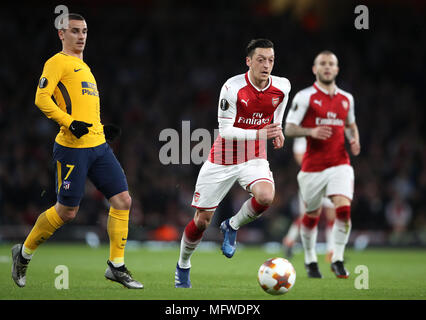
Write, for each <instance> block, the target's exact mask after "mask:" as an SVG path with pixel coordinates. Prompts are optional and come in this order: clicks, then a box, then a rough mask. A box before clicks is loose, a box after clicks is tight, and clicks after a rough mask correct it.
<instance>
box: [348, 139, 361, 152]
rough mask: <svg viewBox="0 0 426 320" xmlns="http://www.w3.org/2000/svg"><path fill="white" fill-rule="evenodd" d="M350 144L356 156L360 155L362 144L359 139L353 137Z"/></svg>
mask: <svg viewBox="0 0 426 320" xmlns="http://www.w3.org/2000/svg"><path fill="white" fill-rule="evenodd" d="M349 144H350V146H351V152H352V154H353V155H354V156H357V155H359V153H360V152H361V145H360V143H359V141H357V140H356V139H353V138H352V139H351V140H350V141H349Z"/></svg>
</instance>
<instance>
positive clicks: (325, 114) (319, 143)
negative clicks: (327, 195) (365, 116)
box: [286, 83, 355, 172]
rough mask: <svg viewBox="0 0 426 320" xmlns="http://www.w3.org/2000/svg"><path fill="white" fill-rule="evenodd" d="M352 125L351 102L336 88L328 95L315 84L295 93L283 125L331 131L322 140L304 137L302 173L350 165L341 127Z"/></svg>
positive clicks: (349, 97) (345, 93) (347, 96)
mask: <svg viewBox="0 0 426 320" xmlns="http://www.w3.org/2000/svg"><path fill="white" fill-rule="evenodd" d="M354 122H355V112H354V98H353V97H352V95H351V94H350V93H348V92H346V91H343V90H341V89H339V88H337V87H336V92H335V93H334V95H330V94H329V93H328V92H327V91H326V90H324V89H322V88H321V87H320V86H319V85H318V84H317V83H314V85H313V86H310V87H308V88H306V89H303V90H301V91H299V92H298V93H297V94H296V95H295V96H294V99H293V102H292V104H291V109H290V111H289V113H288V115H287V119H286V123H294V124H296V125H298V126H301V127H304V128H315V127H318V126H328V127H331V128H332V130H333V133H332V136H331V137H330V138H328V139H326V140H319V139H314V138H312V137H306V139H307V148H306V152H305V154H304V156H303V160H302V171H305V172H317V171H323V170H324V169H327V168H329V167H333V166H338V165H341V164H350V159H349V155H348V153H347V152H346V149H345V124H352V123H354Z"/></svg>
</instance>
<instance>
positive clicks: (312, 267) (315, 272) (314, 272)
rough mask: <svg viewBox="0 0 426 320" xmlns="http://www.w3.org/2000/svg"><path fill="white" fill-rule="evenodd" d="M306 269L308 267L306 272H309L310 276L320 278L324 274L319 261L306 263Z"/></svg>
mask: <svg viewBox="0 0 426 320" xmlns="http://www.w3.org/2000/svg"><path fill="white" fill-rule="evenodd" d="M305 269H306V272H307V273H308V278H318V279H321V278H322V274H321V272H320V271H319V268H318V263H317V262H311V263H309V264H306V263H305Z"/></svg>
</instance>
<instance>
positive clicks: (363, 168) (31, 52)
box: [0, 0, 426, 246]
mask: <svg viewBox="0 0 426 320" xmlns="http://www.w3.org/2000/svg"><path fill="white" fill-rule="evenodd" d="M59 4H64V5H67V6H68V8H69V10H70V12H77V13H80V14H82V15H83V16H84V17H85V18H86V20H87V23H88V28H89V33H88V40H87V46H86V50H85V53H84V60H85V62H86V63H87V64H88V65H89V66H90V67H91V70H92V72H93V74H94V76H95V78H96V80H97V85H98V88H99V91H100V98H101V107H102V109H101V115H102V120H103V123H115V124H117V125H119V126H120V127H121V128H122V136H121V137H120V138H119V139H118V140H117V141H115V142H114V143H112V144H111V146H112V147H113V149H114V151H115V154H116V155H117V158H118V159H119V160H120V162H121V164H122V166H123V168H124V170H125V172H126V175H127V179H128V183H129V188H130V193H131V195H132V198H133V205H132V210H131V219H130V234H129V239H134V240H142V241H145V240H167V241H173V240H179V239H180V235H181V232H182V230H183V228H184V226H185V225H186V224H187V223H188V221H189V220H190V219H191V218H192V216H193V214H194V209H193V208H191V206H190V204H191V200H192V195H193V192H194V186H195V182H196V178H197V174H198V171H199V169H200V167H201V165H194V164H179V165H172V164H171V165H163V164H161V162H160V161H159V150H160V148H161V147H162V146H163V145H164V144H165V142H162V141H160V140H159V135H160V132H161V131H162V130H163V129H165V128H173V129H175V130H177V132H179V134H180V133H181V128H182V121H190V125H191V131H193V130H195V129H197V128H205V129H208V130H209V131H210V132H211V133H212V135H213V130H214V129H216V128H217V103H218V97H219V92H220V88H221V86H222V84H223V83H224V82H225V81H226V80H227V79H228V78H229V77H231V76H234V75H236V74H240V73H244V72H246V70H247V67H246V65H245V47H246V45H247V43H248V42H249V40H251V39H253V38H269V39H271V40H272V41H273V42H274V44H275V53H276V60H275V67H274V71H273V74H275V75H278V76H284V77H286V78H288V79H289V80H290V81H291V84H292V91H291V95H290V101H291V99H292V98H293V97H294V95H295V93H296V92H297V91H299V90H301V89H303V88H305V87H308V86H310V85H312V83H313V82H314V76H313V75H312V72H311V66H312V62H313V59H314V57H315V55H316V54H317V53H318V52H319V51H321V50H323V49H329V50H332V51H333V52H335V53H336V55H337V57H338V58H339V64H340V75H339V76H338V78H337V85H338V86H339V87H341V88H342V89H344V90H346V91H349V92H351V93H352V94H353V96H354V98H355V113H356V118H357V123H358V127H359V129H360V135H361V146H362V152H361V155H360V156H358V157H356V158H354V157H351V161H352V164H353V166H354V169H355V177H356V178H355V196H354V201H353V206H352V221H353V232H352V238H351V239H352V240H351V241H354V239H355V238H356V237H357V236H359V235H367V236H368V238H369V241H370V242H371V243H373V244H377V245H388V244H392V245H422V246H425V245H426V199H425V198H426V197H425V196H426V148H425V134H424V132H425V130H424V128H425V125H426V124H425V111H424V101H425V100H424V91H423V90H424V88H425V84H426V83H425V74H424V72H425V70H426V68H425V57H426V52H425V51H426V50H425V49H426V39H425V30H424V29H425V23H424V21H425V18H426V5H425V3H424V2H422V1H415V0H406V1H363V3H362V4H364V5H366V6H367V7H368V9H369V29H368V30H357V29H356V28H355V27H354V20H355V18H356V17H357V14H356V13H354V9H355V7H356V6H357V5H358V4H359V3H357V2H353V1H338V0H324V1H314V0H300V1H295V0H294V1H293V0H270V1H254V0H249V1H239V0H232V1H185V0H180V1H171V0H170V1H165V0H161V1H154V0H151V1H120V2H118V1H115V2H114V1H90V2H84V1H68V2H67V1H63V2H57V3H54V2H52V3H50V4H47V3H45V4H43V5H40V4H38V3H37V4H36V3H31V2H28V3H26V4H25V2H24V4H22V3H21V2H20V3H19V4H14V3H4V2H3V3H2V4H1V5H0V6H1V9H0V29H1V30H2V32H1V36H0V37H1V39H2V41H1V43H2V50H1V51H0V56H1V61H2V62H1V68H0V82H1V86H0V136H1V139H0V241H1V240H4V241H9V240H23V239H24V237H25V235H26V233H27V232H29V230H30V228H31V227H32V225H33V223H34V222H35V220H36V219H37V216H38V215H39V214H40V213H41V212H42V211H44V210H45V209H47V208H49V207H50V206H51V205H53V204H54V203H55V201H56V194H55V190H54V187H55V172H54V170H53V169H54V167H53V163H52V161H51V156H52V147H53V142H54V139H55V136H56V134H57V132H58V125H57V124H56V123H54V122H52V121H50V120H48V119H47V118H46V117H45V116H44V115H43V114H42V113H41V111H40V110H39V109H38V108H37V107H36V106H35V105H34V97H35V92H36V86H37V83H38V80H39V77H40V75H41V72H42V69H43V64H44V62H45V61H46V60H47V59H48V58H49V57H51V56H52V55H54V54H55V53H57V52H59V51H60V50H61V43H60V41H59V39H58V37H57V31H56V29H55V28H54V19H55V18H56V16H57V15H56V14H55V13H54V9H55V6H56V5H59ZM286 114H287V112H286ZM292 142H293V141H292V139H290V138H288V139H287V140H286V143H285V147H284V149H281V150H279V151H275V150H272V148H270V149H269V155H268V157H269V160H270V165H271V169H272V171H273V174H274V178H275V182H276V201H275V203H274V205H273V206H272V207H271V208H270V209H269V210H268V212H267V213H266V214H265V215H264V217H263V218H262V219H259V220H257V221H256V222H254V223H252V224H250V225H247V226H245V227H244V228H242V229H241V231H240V233H239V241H241V242H247V243H260V242H264V241H281V238H282V237H283V236H284V235H285V233H286V231H287V229H288V227H289V225H290V223H291V221H292V219H293V218H294V217H295V216H296V215H297V213H298V212H297V190H298V188H297V182H296V175H297V172H298V170H299V168H298V166H297V164H296V162H295V161H294V159H293V155H292ZM194 144H196V142H194ZM205 156H206V157H207V155H205ZM247 198H248V194H247V193H246V192H245V191H244V190H242V189H241V187H240V186H239V185H235V186H234V187H233V188H232V190H231V192H230V193H229V194H228V196H227V197H226V198H225V199H224V201H223V202H222V203H221V205H220V206H219V208H218V210H217V212H216V214H215V217H214V221H213V223H212V225H211V227H210V228H209V231H208V232H207V233H206V236H205V237H206V239H210V240H218V239H220V235H219V232H218V228H217V226H218V225H219V223H220V222H221V221H222V220H223V219H225V218H227V217H229V216H231V215H233V214H234V213H235V212H236V211H237V210H238V209H239V208H240V206H241V205H242V203H243V202H244V201H245V200H246V199H247ZM107 205H108V203H107V202H106V201H105V199H104V198H103V196H102V194H100V193H99V192H98V191H97V190H96V189H95V188H94V187H93V185H92V184H91V183H90V182H87V186H86V194H85V197H84V199H83V201H82V202H81V207H80V212H79V213H78V215H77V218H76V219H75V220H74V221H73V222H72V223H70V224H69V225H67V226H65V227H64V228H62V229H63V230H62V229H61V230H60V231H58V235H57V236H56V237H57V239H77V240H78V239H83V237H84V234H85V232H87V231H92V232H95V233H96V234H97V235H98V236H99V238H100V239H101V240H105V239H107V234H106V227H105V226H106V219H107V212H108V208H107ZM320 237H321V235H320Z"/></svg>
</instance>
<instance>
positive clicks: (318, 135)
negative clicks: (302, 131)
mask: <svg viewBox="0 0 426 320" xmlns="http://www.w3.org/2000/svg"><path fill="white" fill-rule="evenodd" d="M332 134H333V129H331V128H330V127H326V126H319V127H315V128H313V129H311V137H312V138H314V139H320V140H327V139H328V138H330V137H331V136H332Z"/></svg>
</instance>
